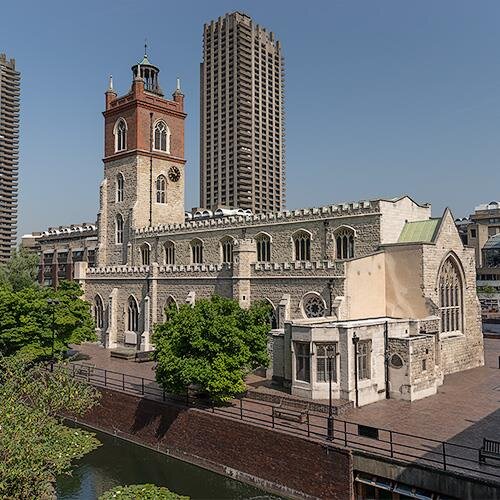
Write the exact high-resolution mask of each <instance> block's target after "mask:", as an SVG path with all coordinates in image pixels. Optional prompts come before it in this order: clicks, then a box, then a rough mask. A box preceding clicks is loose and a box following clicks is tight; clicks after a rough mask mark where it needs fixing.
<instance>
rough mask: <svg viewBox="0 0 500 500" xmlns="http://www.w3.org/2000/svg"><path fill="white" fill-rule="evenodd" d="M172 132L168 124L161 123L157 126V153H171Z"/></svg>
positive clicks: (155, 138)
mask: <svg viewBox="0 0 500 500" xmlns="http://www.w3.org/2000/svg"><path fill="white" fill-rule="evenodd" d="M169 143H170V131H169V130H168V127H167V124H166V123H165V122H163V121H159V122H157V123H156V124H155V130H154V149H155V150H156V151H164V152H166V153H169V152H170V144H169Z"/></svg>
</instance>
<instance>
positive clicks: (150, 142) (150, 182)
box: [149, 113, 153, 227]
mask: <svg viewBox="0 0 500 500" xmlns="http://www.w3.org/2000/svg"><path fill="white" fill-rule="evenodd" d="M152 225H153V113H149V227H151V226H152Z"/></svg>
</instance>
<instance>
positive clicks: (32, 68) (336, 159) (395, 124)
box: [0, 0, 500, 234]
mask: <svg viewBox="0 0 500 500" xmlns="http://www.w3.org/2000/svg"><path fill="white" fill-rule="evenodd" d="M233 10H240V11H243V12H246V13H248V14H250V15H251V16H252V17H253V18H254V19H255V21H256V22H258V23H259V24H262V25H263V26H266V27H267V28H269V29H271V30H273V31H274V32H275V33H276V34H277V36H278V38H279V39H280V40H281V41H282V43H283V47H284V54H285V64H286V117H287V123H286V135H287V179H288V190H287V191H288V194H287V200H288V207H289V208H298V207H303V206H304V207H305V206H318V205H322V204H328V203H334V202H342V201H352V200H360V199H367V198H373V197H379V196H390V197H392V196H396V195H399V194H403V193H408V194H410V195H412V196H413V197H414V198H415V199H416V200H418V201H422V202H431V203H432V204H433V208H434V210H433V211H434V213H435V214H436V215H439V214H440V212H441V211H442V210H443V208H444V207H445V206H450V207H451V209H452V211H453V213H454V214H455V216H463V215H467V214H468V213H470V211H471V210H472V209H473V207H474V206H475V205H477V204H479V203H480V202H486V201H490V200H493V199H499V198H500V192H499V188H500V169H499V168H498V167H499V161H500V64H499V62H500V48H499V47H500V30H499V29H498V23H499V21H500V2H498V1H487V0H481V1H477V2H471V1H460V0H441V1H439V2H436V1H435V0H420V1H418V2H415V1H402V0H384V1H382V0H378V1H373V0H365V1H356V0H349V1H347V0H346V1H342V2H340V1H332V0H330V1H314V0H310V1H309V2H305V1H300V2H297V1H284V0H279V1H278V0H275V1H264V0H253V1H222V0H211V1H209V2H207V1H191V0H185V1H184V2H178V1H170V0H163V1H158V0H148V2H138V1H137V0H135V1H128V0H127V1H112V0H110V1H108V2H102V1H97V0H85V1H78V2H77V1H70V0H65V1H51V0H45V1H43V2H40V1H34V0H33V1H26V0H16V2H3V3H2V14H3V15H2V18H1V19H0V51H2V52H7V54H8V56H11V57H15V58H16V60H17V65H18V68H19V69H20V71H21V72H22V124H21V125H22V126H21V174H20V214H19V215H20V221H19V233H20V234H22V233H26V232H31V231H34V230H40V229H45V228H46V227H47V226H49V225H59V224H66V223H75V222H81V221H86V220H89V221H91V220H95V217H96V213H97V210H98V186H99V183H100V181H101V179H102V163H101V158H102V150H103V129H102V123H103V122H102V116H101V112H102V110H103V105H104V91H105V89H106V86H107V80H108V75H109V74H113V77H114V81H115V88H117V90H118V92H119V93H125V92H126V91H127V90H128V88H129V85H130V82H131V72H130V67H131V66H132V65H133V64H134V63H136V62H137V60H139V59H140V57H141V56H142V51H143V43H144V38H145V37H147V38H148V40H149V46H150V50H149V53H150V59H151V61H152V62H154V63H155V64H157V65H159V66H160V68H161V73H160V80H161V84H162V86H163V89H164V90H165V91H168V92H169V93H170V90H173V89H174V86H175V78H176V76H177V75H179V76H180V77H181V78H182V86H183V90H184V92H185V94H186V104H187V112H188V114H189V116H188V122H187V128H186V146H187V149H186V156H187V160H188V167H187V183H186V207H188V208H189V207H191V206H195V205H197V204H198V172H199V170H198V169H199V161H198V146H199V125H198V124H199V63H200V58H201V43H202V26H203V23H204V22H207V21H209V20H211V19H214V18H216V17H218V16H220V15H223V14H224V13H226V12H230V11H233Z"/></svg>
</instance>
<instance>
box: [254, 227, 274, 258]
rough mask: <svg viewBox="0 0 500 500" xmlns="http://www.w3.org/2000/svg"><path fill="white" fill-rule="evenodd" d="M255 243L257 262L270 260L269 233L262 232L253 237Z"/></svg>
mask: <svg viewBox="0 0 500 500" xmlns="http://www.w3.org/2000/svg"><path fill="white" fill-rule="evenodd" d="M255 242H256V244H257V262H270V261H271V238H270V237H269V235H267V234H265V233H262V234H258V235H257V236H256V238H255Z"/></svg>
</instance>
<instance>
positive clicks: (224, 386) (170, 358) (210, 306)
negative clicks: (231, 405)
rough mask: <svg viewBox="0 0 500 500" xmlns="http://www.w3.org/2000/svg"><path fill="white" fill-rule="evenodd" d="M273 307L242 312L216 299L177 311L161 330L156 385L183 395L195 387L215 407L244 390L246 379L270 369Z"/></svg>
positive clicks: (172, 310)
mask: <svg viewBox="0 0 500 500" xmlns="http://www.w3.org/2000/svg"><path fill="white" fill-rule="evenodd" d="M270 329H271V327H270V321H269V306H267V305H264V304H256V305H253V306H252V307H251V308H250V309H248V310H246V309H242V308H241V307H240V305H239V304H238V302H236V301H235V300H230V299H225V298H222V297H218V296H214V297H212V298H211V299H210V300H207V299H205V300H199V301H197V302H196V304H195V305H194V306H193V307H191V306H190V305H187V304H185V305H182V306H181V307H180V308H179V310H177V309H176V307H175V305H172V306H171V307H170V308H169V310H168V320H167V321H166V322H165V323H163V324H159V325H156V327H155V333H154V343H155V352H154V355H153V356H154V359H155V360H156V361H157V367H156V379H157V381H158V382H159V383H160V384H161V385H162V386H163V387H164V388H165V389H166V390H167V391H168V392H172V393H176V394H180V393H182V392H184V391H185V390H186V388H187V387H188V386H190V385H191V384H193V385H195V386H196V387H198V388H199V389H200V391H202V392H206V393H208V394H209V395H210V396H211V397H212V399H214V400H215V401H227V400H229V399H231V397H233V396H235V395H236V394H240V393H242V392H243V391H244V390H245V383H244V376H245V375H246V374H247V373H248V372H249V371H251V370H252V369H255V368H258V367H259V366H267V364H268V362H269V357H268V354H267V336H268V334H269V331H270Z"/></svg>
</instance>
